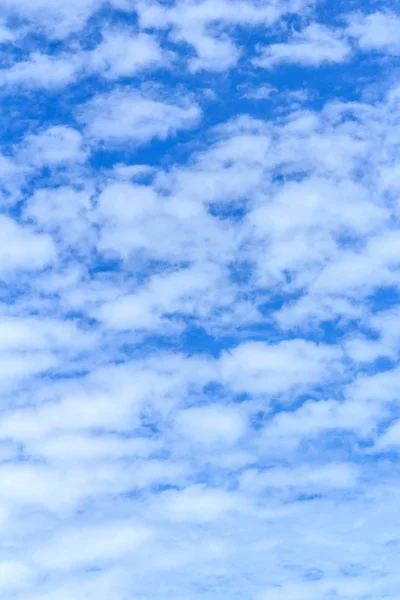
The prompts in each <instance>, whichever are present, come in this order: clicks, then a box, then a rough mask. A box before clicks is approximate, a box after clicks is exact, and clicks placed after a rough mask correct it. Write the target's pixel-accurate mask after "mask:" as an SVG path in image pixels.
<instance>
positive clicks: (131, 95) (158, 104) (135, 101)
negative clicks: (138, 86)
mask: <svg viewBox="0 0 400 600" xmlns="http://www.w3.org/2000/svg"><path fill="white" fill-rule="evenodd" d="M200 115H201V112H200V109H199V107H198V105H197V104H196V103H192V102H190V100H189V101H186V102H178V103H170V102H168V101H162V100H155V99H153V98H152V97H150V96H148V95H146V94H144V93H141V92H137V91H132V90H118V91H114V92H112V93H111V94H108V95H105V96H98V97H96V98H94V99H93V100H91V101H90V102H89V104H88V105H87V106H86V107H85V108H84V110H83V112H82V115H81V121H82V122H83V123H85V124H86V128H87V129H86V131H87V134H88V135H89V136H90V137H93V138H94V139H99V140H108V141H109V142H121V141H124V140H129V139H130V140H132V141H135V142H137V143H139V144H143V143H145V142H147V141H149V140H151V139H152V138H159V139H161V140H163V139H165V138H166V137H168V136H169V135H173V134H174V133H176V132H177V131H178V130H179V129H186V128H191V127H193V126H194V125H196V124H197V122H198V121H199V119H200Z"/></svg>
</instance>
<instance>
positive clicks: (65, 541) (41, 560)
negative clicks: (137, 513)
mask: <svg viewBox="0 0 400 600" xmlns="http://www.w3.org/2000/svg"><path fill="white" fill-rule="evenodd" d="M149 535H150V532H149V531H148V530H147V529H146V528H144V527H143V526H140V525H136V524H130V523H127V522H126V521H124V522H120V523H118V522H117V523H106V524H105V523H101V524H99V523H96V524H95V525H92V526H91V527H89V526H86V527H79V528H75V529H68V530H67V531H66V532H65V533H64V534H62V533H61V534H58V535H57V536H55V537H53V538H52V539H49V540H47V543H46V542H44V543H43V544H42V545H41V546H40V547H39V548H37V549H36V550H34V552H33V556H32V559H33V561H34V562H35V563H36V564H38V565H39V566H40V567H42V568H46V569H49V568H50V569H76V568H82V567H86V568H89V567H91V566H92V567H99V566H104V565H106V564H107V563H109V562H116V561H118V560H121V559H122V558H123V557H124V555H127V554H128V555H130V556H131V555H132V552H134V551H136V550H137V549H139V548H140V546H141V545H142V544H143V543H144V542H146V540H147V539H148V538H149ZM78 548H79V552H77V549H78Z"/></svg>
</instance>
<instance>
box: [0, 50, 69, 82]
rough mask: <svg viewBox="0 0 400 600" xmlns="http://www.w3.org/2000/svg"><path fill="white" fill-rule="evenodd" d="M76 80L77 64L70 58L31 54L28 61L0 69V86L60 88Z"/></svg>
mask: <svg viewBox="0 0 400 600" xmlns="http://www.w3.org/2000/svg"><path fill="white" fill-rule="evenodd" d="M76 78H77V64H76V61H75V60H74V59H73V57H71V56H65V57H58V56H54V57H53V56H48V55H46V54H40V53H38V52H35V53H32V54H31V55H30V56H29V58H28V60H21V61H20V62H15V63H14V64H13V65H12V66H11V67H8V68H7V67H3V68H2V69H0V86H23V87H28V88H31V87H32V88H44V89H48V90H51V89H53V88H55V89H57V88H62V87H64V86H66V85H68V84H69V83H72V82H73V81H75V79H76Z"/></svg>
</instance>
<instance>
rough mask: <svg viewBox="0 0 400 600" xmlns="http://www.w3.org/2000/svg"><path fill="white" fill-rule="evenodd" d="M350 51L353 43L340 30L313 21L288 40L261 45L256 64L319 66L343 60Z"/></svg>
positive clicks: (270, 65)
mask: <svg viewBox="0 0 400 600" xmlns="http://www.w3.org/2000/svg"><path fill="white" fill-rule="evenodd" d="M349 52H350V46H349V44H348V43H347V41H346V40H345V39H344V38H343V36H342V35H341V34H340V33H336V32H335V31H333V30H332V29H329V28H328V27H325V26H323V25H319V24H317V23H313V24H312V25H309V26H308V27H306V28H305V29H304V30H303V31H301V32H295V33H294V34H293V36H292V37H291V39H290V40H289V41H288V42H287V43H277V44H271V45H270V46H266V47H261V48H260V54H259V56H258V57H257V58H256V59H255V60H254V64H255V65H256V66H258V67H263V68H264V69H272V68H274V67H276V66H278V65H280V64H284V63H289V64H290V63H292V64H298V65H304V66H309V67H318V66H319V65H321V64H324V63H341V62H343V61H345V60H346V59H347V57H348V55H349Z"/></svg>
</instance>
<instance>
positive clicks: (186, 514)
mask: <svg viewBox="0 0 400 600" xmlns="http://www.w3.org/2000/svg"><path fill="white" fill-rule="evenodd" d="M237 503H238V499H237V497H236V496H235V495H234V494H233V493H230V492H225V491H223V490H220V489H212V488H204V487H203V486H191V487H188V488H185V489H184V490H179V491H172V492H165V493H164V494H163V495H162V496H161V498H160V504H159V505H157V504H156V507H155V508H156V510H157V509H158V510H159V509H160V508H161V506H163V507H164V509H165V510H166V511H167V514H168V516H169V517H170V519H171V520H172V521H177V522H181V521H183V522H185V521H188V522H195V523H207V522H210V521H214V520H217V519H219V518H221V517H222V516H223V515H224V514H226V513H227V512H229V511H232V510H234V509H235V508H236V506H237Z"/></svg>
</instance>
